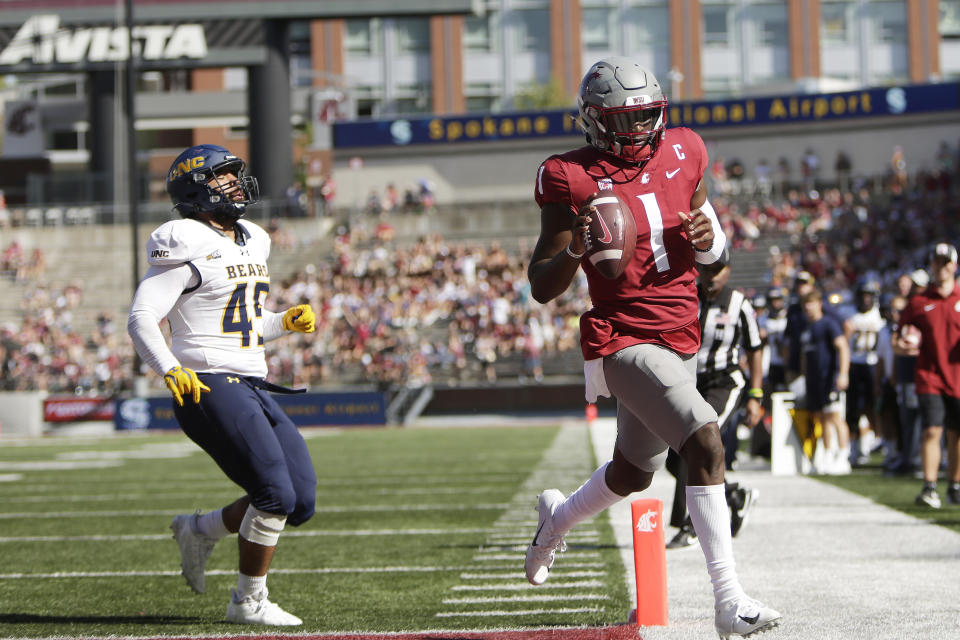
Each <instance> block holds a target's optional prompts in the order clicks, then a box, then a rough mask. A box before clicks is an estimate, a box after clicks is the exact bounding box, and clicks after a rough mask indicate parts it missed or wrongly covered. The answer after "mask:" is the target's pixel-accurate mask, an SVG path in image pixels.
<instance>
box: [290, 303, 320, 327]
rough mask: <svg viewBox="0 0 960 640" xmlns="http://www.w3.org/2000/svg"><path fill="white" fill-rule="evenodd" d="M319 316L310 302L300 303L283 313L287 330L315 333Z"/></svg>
mask: <svg viewBox="0 0 960 640" xmlns="http://www.w3.org/2000/svg"><path fill="white" fill-rule="evenodd" d="M316 323H317V317H316V316H315V315H313V309H311V308H310V305H308V304H298V305H297V306H295V307H290V308H289V309H287V311H286V312H285V313H284V314H283V328H284V329H286V330H287V331H298V332H300V333H313V331H314V329H316Z"/></svg>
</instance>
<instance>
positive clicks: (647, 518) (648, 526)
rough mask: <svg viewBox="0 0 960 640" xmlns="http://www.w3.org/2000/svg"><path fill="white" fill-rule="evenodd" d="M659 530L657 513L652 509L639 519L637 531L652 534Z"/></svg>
mask: <svg viewBox="0 0 960 640" xmlns="http://www.w3.org/2000/svg"><path fill="white" fill-rule="evenodd" d="M656 528H657V512H656V511H654V510H653V509H651V510H650V511H647V512H646V513H645V514H643V515H642V516H640V517H639V518H637V531H639V532H640V533H650V532H651V531H653V530H654V529H656Z"/></svg>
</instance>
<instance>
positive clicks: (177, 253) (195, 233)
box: [147, 218, 210, 265]
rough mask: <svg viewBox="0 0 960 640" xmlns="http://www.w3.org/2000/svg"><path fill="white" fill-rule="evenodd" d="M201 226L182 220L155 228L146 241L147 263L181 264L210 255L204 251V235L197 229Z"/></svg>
mask: <svg viewBox="0 0 960 640" xmlns="http://www.w3.org/2000/svg"><path fill="white" fill-rule="evenodd" d="M202 224H203V223H202V222H198V221H196V220H191V219H189V218H184V219H183V220H170V221H169V222H165V223H163V224H162V225H160V226H159V227H157V229H156V230H155V231H154V232H153V233H151V234H150V238H149V239H148V240H147V262H148V263H149V264H151V265H173V264H183V263H184V262H189V261H191V260H193V259H195V258H199V257H202V256H204V255H206V254H207V253H210V250H207V251H204V247H205V246H206V245H207V243H206V242H205V241H204V239H203V238H204V235H205V234H203V233H202V231H203V230H202V229H199V228H198V227H197V225H202ZM208 248H209V247H208Z"/></svg>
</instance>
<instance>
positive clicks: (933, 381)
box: [900, 286, 960, 398]
mask: <svg viewBox="0 0 960 640" xmlns="http://www.w3.org/2000/svg"><path fill="white" fill-rule="evenodd" d="M900 324H901V325H905V324H912V325H913V326H915V327H916V328H917V329H919V330H920V334H921V336H922V341H921V342H920V355H918V356H917V368H916V372H915V374H914V381H915V382H916V384H917V393H923V394H935V395H941V394H942V395H946V396H951V397H953V398H960V353H958V350H957V348H956V345H957V344H958V343H960V287H954V289H953V293H951V294H950V295H949V296H947V297H946V298H944V297H942V296H941V295H940V294H939V293H937V290H936V288H935V287H932V286H931V287H927V289H926V290H924V291H921V292H920V293H918V294H916V295H915V296H913V297H912V298H910V302H909V303H907V306H906V308H904V310H903V311H902V312H901V314H900Z"/></svg>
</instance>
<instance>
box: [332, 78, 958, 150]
mask: <svg viewBox="0 0 960 640" xmlns="http://www.w3.org/2000/svg"><path fill="white" fill-rule="evenodd" d="M958 109H960V84H957V83H944V84H924V85H910V86H904V87H890V88H877V89H863V90H860V91H844V92H839V93H808V94H797V95H786V96H767V97H763V98H743V99H739V100H715V101H703V102H679V103H673V104H671V105H670V108H669V114H668V124H669V126H688V127H693V128H697V129H702V128H709V127H730V126H743V125H755V124H763V125H770V124H784V123H797V122H816V121H824V120H841V119H846V118H864V117H873V116H888V115H903V114H915V113H929V112H935V111H956V110H958ZM576 115H577V114H576V111H575V110H568V109H561V110H553V111H530V112H517V113H501V114H476V115H465V116H442V117H441V116H436V117H423V118H398V119H395V120H366V121H354V122H337V123H334V125H333V146H334V149H350V148H360V147H377V146H406V145H416V144H455V143H463V142H493V141H504V140H517V139H530V138H550V137H557V136H567V135H571V136H572V135H576V136H582V135H583V134H582V133H581V132H580V129H579V128H578V127H577V125H576V124H575V122H574V120H573V119H574V117H575V116H576Z"/></svg>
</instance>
